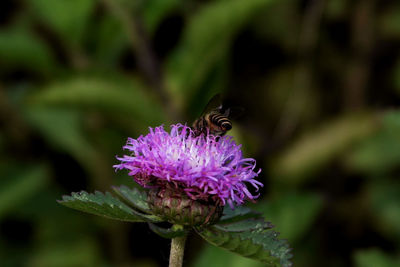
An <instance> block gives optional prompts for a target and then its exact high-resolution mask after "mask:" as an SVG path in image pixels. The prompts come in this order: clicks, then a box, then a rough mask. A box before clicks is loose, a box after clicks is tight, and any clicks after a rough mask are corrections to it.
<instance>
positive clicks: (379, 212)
mask: <svg viewBox="0 0 400 267" xmlns="http://www.w3.org/2000/svg"><path fill="white" fill-rule="evenodd" d="M368 200H369V203H368V206H369V207H370V208H371V214H373V216H374V217H375V220H374V222H375V223H376V224H377V225H376V229H377V230H378V231H380V232H382V233H384V234H385V235H386V236H387V238H389V239H393V240H395V241H397V242H399V240H400V212H399V203H400V182H398V181H396V182H395V181H390V180H386V181H385V179H382V177H381V179H377V180H371V182H370V184H369V185H368Z"/></svg>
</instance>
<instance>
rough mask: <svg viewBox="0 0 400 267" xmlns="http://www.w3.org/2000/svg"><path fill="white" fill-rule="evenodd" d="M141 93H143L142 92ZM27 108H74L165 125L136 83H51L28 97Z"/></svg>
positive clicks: (95, 80)
mask: <svg viewBox="0 0 400 267" xmlns="http://www.w3.org/2000/svg"><path fill="white" fill-rule="evenodd" d="M142 89H143V90H142ZM30 101H31V104H36V105H39V104H41V105H45V104H47V105H57V106H70V107H71V106H75V107H80V108H83V109H85V108H86V109H88V108H91V109H96V110H99V111H104V112H106V113H111V114H112V113H119V114H121V115H124V116H129V117H130V118H132V119H135V120H137V121H139V122H145V123H146V125H147V126H149V125H159V124H161V123H162V122H164V121H165V118H164V115H163V112H162V109H161V105H160V104H158V103H157V102H156V101H155V100H154V99H153V98H152V97H151V96H150V95H149V94H148V92H146V91H145V90H144V88H143V86H142V85H140V84H139V83H138V82H135V81H132V80H128V79H123V78H122V77H120V79H103V78H99V77H93V78H90V77H87V78H85V77H80V78H74V79H70V80H67V81H62V82H61V81H60V82H57V83H54V84H52V85H50V86H48V87H46V88H44V89H43V90H41V91H39V92H37V93H36V94H34V95H32V97H31V99H30Z"/></svg>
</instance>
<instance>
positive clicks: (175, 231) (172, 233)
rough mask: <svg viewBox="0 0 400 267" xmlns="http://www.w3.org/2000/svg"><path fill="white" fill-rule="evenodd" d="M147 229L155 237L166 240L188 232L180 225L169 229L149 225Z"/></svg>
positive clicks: (152, 224)
mask: <svg viewBox="0 0 400 267" xmlns="http://www.w3.org/2000/svg"><path fill="white" fill-rule="evenodd" d="M149 227H150V229H151V230H152V231H153V232H154V233H156V234H157V235H159V236H161V237H163V238H168V239H171V238H175V237H178V236H184V235H186V234H187V233H188V232H189V230H188V229H186V228H184V227H183V226H181V225H173V226H172V227H171V228H163V227H160V226H158V225H156V224H154V223H149Z"/></svg>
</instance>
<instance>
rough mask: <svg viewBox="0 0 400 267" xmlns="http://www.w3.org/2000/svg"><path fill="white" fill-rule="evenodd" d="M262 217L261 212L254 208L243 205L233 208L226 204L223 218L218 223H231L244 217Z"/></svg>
mask: <svg viewBox="0 0 400 267" xmlns="http://www.w3.org/2000/svg"><path fill="white" fill-rule="evenodd" d="M260 217H262V214H261V213H258V212H255V211H254V210H252V209H249V208H246V207H243V206H239V207H235V209H231V208H230V207H228V206H225V207H224V211H223V215H222V217H221V219H220V220H219V221H218V223H219V224H222V223H230V222H236V221H240V220H244V219H249V218H260Z"/></svg>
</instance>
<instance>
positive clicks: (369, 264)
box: [354, 249, 400, 267]
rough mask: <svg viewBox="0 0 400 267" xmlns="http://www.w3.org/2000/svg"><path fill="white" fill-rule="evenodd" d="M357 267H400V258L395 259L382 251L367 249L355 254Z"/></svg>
mask: <svg viewBox="0 0 400 267" xmlns="http://www.w3.org/2000/svg"><path fill="white" fill-rule="evenodd" d="M354 261H355V266H356V267H378V266H379V267H394V266H400V258H398V257H397V258H394V257H392V256H389V255H388V254H387V253H384V252H382V251H381V250H380V249H367V250H361V251H357V252H356V253H355V254H354Z"/></svg>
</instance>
